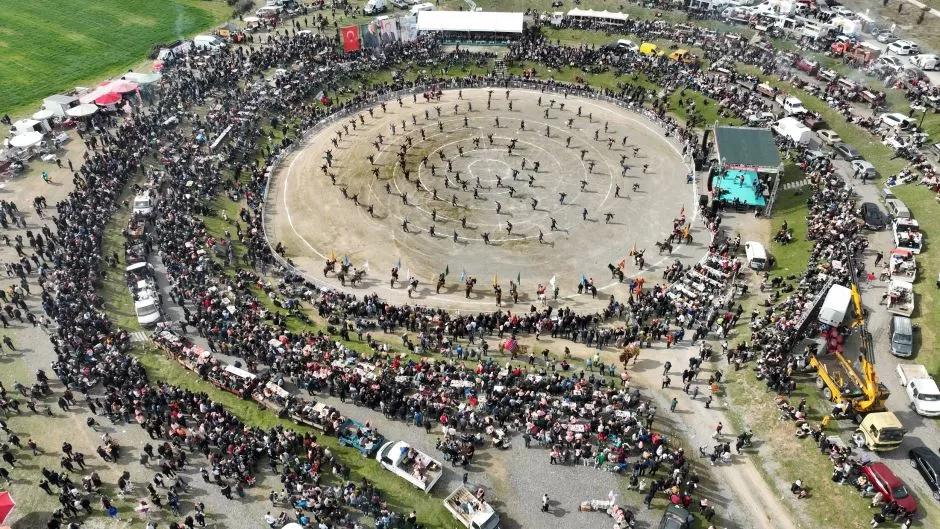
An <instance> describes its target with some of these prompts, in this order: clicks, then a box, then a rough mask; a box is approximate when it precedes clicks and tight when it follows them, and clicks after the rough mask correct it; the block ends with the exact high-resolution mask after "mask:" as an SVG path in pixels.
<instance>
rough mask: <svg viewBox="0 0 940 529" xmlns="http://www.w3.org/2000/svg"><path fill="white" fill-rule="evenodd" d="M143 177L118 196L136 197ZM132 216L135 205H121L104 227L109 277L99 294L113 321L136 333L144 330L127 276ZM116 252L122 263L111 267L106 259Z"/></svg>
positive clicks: (104, 266) (104, 268)
mask: <svg viewBox="0 0 940 529" xmlns="http://www.w3.org/2000/svg"><path fill="white" fill-rule="evenodd" d="M139 180H140V178H135V179H132V180H131V182H128V183H127V184H126V185H125V186H124V189H123V190H122V191H121V196H120V197H119V198H118V202H119V203H120V202H121V201H122V200H129V201H133V200H134V193H133V189H132V188H133V184H134V182H138V181H139ZM130 218H131V208H130V207H127V208H124V207H119V208H118V209H116V210H115V211H114V213H113V214H112V215H111V218H110V219H108V224H107V225H106V226H105V229H104V237H103V240H102V245H101V256H102V258H103V260H102V261H101V264H100V266H99V268H98V269H99V270H100V271H101V272H102V273H105V274H106V277H105V278H104V279H103V280H102V281H101V283H100V284H99V285H98V295H99V296H101V299H103V300H104V308H105V311H107V313H108V314H109V315H110V316H111V319H112V321H114V323H116V324H117V325H118V326H119V327H121V328H122V329H124V330H126V331H128V332H133V331H138V330H140V324H139V323H138V322H137V314H136V313H135V312H134V297H133V296H132V295H131V291H130V289H128V288H127V282H126V281H125V279H124V269H125V267H127V263H126V262H125V259H124V240H125V238H124V230H125V229H126V228H127V221H128V220H130ZM113 253H117V255H118V259H120V263H118V265H117V266H115V267H114V268H111V267H110V266H108V263H107V262H106V261H105V260H104V259H107V258H108V257H110V256H111V255H112V254H113Z"/></svg>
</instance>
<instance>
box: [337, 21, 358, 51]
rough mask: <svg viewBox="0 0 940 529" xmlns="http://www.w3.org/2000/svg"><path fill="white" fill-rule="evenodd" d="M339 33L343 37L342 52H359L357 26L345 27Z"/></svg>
mask: <svg viewBox="0 0 940 529" xmlns="http://www.w3.org/2000/svg"><path fill="white" fill-rule="evenodd" d="M339 31H340V33H342V35H343V51H345V52H346V53H349V52H353V51H359V26H346V27H344V28H339Z"/></svg>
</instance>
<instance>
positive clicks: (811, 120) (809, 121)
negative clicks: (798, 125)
mask: <svg viewBox="0 0 940 529" xmlns="http://www.w3.org/2000/svg"><path fill="white" fill-rule="evenodd" d="M803 123H804V124H805V125H806V126H807V127H809V130H820V129H824V128H826V127H828V126H829V124H828V123H826V120H824V119H823V118H822V116H819V115H817V114H814V113H812V112H807V113H805V114H803Z"/></svg>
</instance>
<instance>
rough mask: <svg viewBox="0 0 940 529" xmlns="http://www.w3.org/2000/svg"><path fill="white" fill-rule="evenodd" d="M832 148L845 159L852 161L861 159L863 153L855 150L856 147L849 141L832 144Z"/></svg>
mask: <svg viewBox="0 0 940 529" xmlns="http://www.w3.org/2000/svg"><path fill="white" fill-rule="evenodd" d="M832 150H834V151H835V152H836V154H838V155H839V156H841V157H842V159H843V160H847V161H850V162H851V161H852V160H861V159H862V153H860V152H858V151H857V150H855V147H852V146H851V145H849V144H848V143H837V144H835V145H833V146H832Z"/></svg>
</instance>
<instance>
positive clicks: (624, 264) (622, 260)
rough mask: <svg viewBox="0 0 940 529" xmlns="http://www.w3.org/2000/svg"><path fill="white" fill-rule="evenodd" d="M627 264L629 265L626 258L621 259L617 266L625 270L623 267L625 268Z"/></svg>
mask: <svg viewBox="0 0 940 529" xmlns="http://www.w3.org/2000/svg"><path fill="white" fill-rule="evenodd" d="M625 266H627V260H626V259H621V260H620V262H619V263H617V268H619V269H621V270H623V268H624V267H625Z"/></svg>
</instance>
